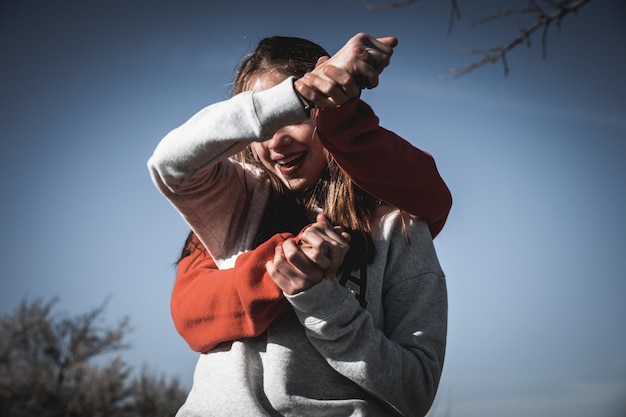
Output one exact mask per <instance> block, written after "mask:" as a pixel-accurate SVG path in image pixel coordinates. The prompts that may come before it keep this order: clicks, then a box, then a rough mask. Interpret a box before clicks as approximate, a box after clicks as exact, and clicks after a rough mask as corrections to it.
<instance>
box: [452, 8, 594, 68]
mask: <svg viewBox="0 0 626 417" xmlns="http://www.w3.org/2000/svg"><path fill="white" fill-rule="evenodd" d="M589 1H590V0H574V1H572V0H562V1H558V2H553V1H550V2H547V3H549V5H550V6H551V7H553V8H556V10H555V11H553V12H552V13H551V14H546V13H544V12H543V11H542V10H541V9H540V8H539V7H538V6H537V5H535V2H530V7H528V8H527V9H521V10H526V12H527V13H531V14H534V13H536V14H537V17H536V21H535V23H534V24H532V25H531V26H529V27H527V28H523V29H521V30H520V34H519V35H518V36H517V37H515V38H514V39H513V40H511V41H510V42H509V43H507V44H506V45H504V46H500V47H496V48H490V49H487V50H473V51H469V52H470V53H472V54H480V55H483V57H482V58H481V59H479V60H477V61H474V62H473V63H471V64H469V65H467V66H464V67H461V68H456V69H452V70H450V71H449V73H448V77H447V78H450V79H456V78H459V77H461V76H463V75H466V74H469V73H470V72H472V71H473V70H475V69H476V68H478V67H481V66H483V65H485V64H488V63H496V62H498V61H500V62H502V65H503V68H504V76H505V77H506V76H507V75H508V74H509V66H508V63H507V61H506V54H507V53H508V52H510V51H511V50H512V49H513V48H515V47H516V46H518V45H520V44H521V43H524V42H526V43H528V42H529V41H530V36H531V35H532V34H533V33H534V32H536V31H537V30H539V29H542V28H543V36H542V49H543V56H544V58H545V57H546V56H547V38H548V28H549V26H550V24H551V23H552V22H556V23H557V24H560V22H561V20H562V19H563V18H564V17H565V16H567V15H568V14H570V13H574V12H576V11H578V9H580V8H581V7H582V6H584V5H585V4H587V3H588V2H589ZM509 12H510V13H508V12H507V11H503V12H498V13H495V14H493V15H491V16H488V17H487V18H484V19H481V22H483V23H484V22H486V21H489V20H493V19H495V18H498V17H504V16H508V15H510V14H512V13H513V11H509ZM518 12H519V11H518Z"/></svg>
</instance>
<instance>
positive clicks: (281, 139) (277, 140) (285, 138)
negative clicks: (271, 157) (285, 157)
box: [267, 128, 292, 149]
mask: <svg viewBox="0 0 626 417" xmlns="http://www.w3.org/2000/svg"><path fill="white" fill-rule="evenodd" d="M287 133H288V132H287V131H286V129H285V128H282V129H279V130H278V131H277V132H276V133H274V136H272V138H271V139H270V140H268V141H267V147H268V148H269V149H280V148H283V147H285V146H289V145H291V141H292V138H291V136H289V135H288V134H287Z"/></svg>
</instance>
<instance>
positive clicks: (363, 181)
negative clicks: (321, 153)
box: [317, 100, 452, 238]
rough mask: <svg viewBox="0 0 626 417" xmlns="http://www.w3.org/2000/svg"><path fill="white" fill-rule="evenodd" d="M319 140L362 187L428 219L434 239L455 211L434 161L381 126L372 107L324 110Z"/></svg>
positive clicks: (356, 105)
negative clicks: (451, 210) (451, 211)
mask: <svg viewBox="0 0 626 417" xmlns="http://www.w3.org/2000/svg"><path fill="white" fill-rule="evenodd" d="M317 137H318V138H319V140H320V141H321V142H322V143H323V144H324V146H325V147H326V149H328V150H329V151H330V153H331V154H332V155H333V157H334V158H335V160H336V161H337V164H338V165H339V166H340V167H341V169H343V170H344V172H346V174H347V175H348V176H349V177H350V179H352V181H354V182H355V183H356V184H357V185H358V186H359V187H361V188H363V189H364V190H365V191H367V192H368V193H370V194H372V195H373V196H375V197H376V198H378V199H380V200H382V201H384V202H386V203H387V204H389V205H391V206H393V207H396V208H398V209H400V210H404V211H406V212H408V213H410V214H413V215H414V216H417V217H420V218H422V219H424V220H425V221H426V223H427V224H428V227H429V229H430V233H431V236H432V237H433V238H434V237H435V236H437V235H438V234H439V232H440V231H441V229H442V228H443V226H444V224H445V222H446V219H447V218H448V213H449V212H450V208H451V207H452V196H451V194H450V191H449V189H448V187H447V186H446V184H445V182H444V181H443V179H442V178H441V176H440V175H439V171H438V170H437V166H436V165H435V160H434V158H433V157H432V156H431V155H430V154H428V153H427V152H424V151H422V150H420V149H418V148H416V147H415V146H413V145H411V144H410V143H409V142H407V141H406V140H404V139H403V138H401V137H400V136H398V135H397V134H395V133H394V132H391V131H389V130H386V129H384V128H382V127H380V126H379V124H378V117H377V116H376V115H375V114H374V112H373V110H372V109H371V107H370V106H368V105H367V104H366V103H365V102H363V101H360V100H352V101H349V102H347V103H345V104H343V105H341V106H338V107H335V108H332V109H319V110H318V113H317Z"/></svg>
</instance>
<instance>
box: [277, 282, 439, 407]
mask: <svg viewBox="0 0 626 417" xmlns="http://www.w3.org/2000/svg"><path fill="white" fill-rule="evenodd" d="M422 279H425V280H431V282H432V285H431V288H432V290H433V291H434V292H435V293H437V294H438V295H437V296H436V297H433V298H431V302H430V303H429V302H419V303H414V304H412V305H407V306H405V307H403V308H406V311H405V312H403V313H402V314H404V315H405V317H406V318H405V319H403V320H400V321H399V322H398V323H397V324H396V325H395V326H390V328H386V329H385V331H384V332H383V331H382V330H381V329H377V328H375V327H374V325H373V322H372V317H371V315H370V314H369V313H368V312H367V311H366V310H363V309H361V308H360V306H359V305H358V301H357V300H356V299H355V297H354V296H353V294H351V293H350V292H349V291H348V290H347V289H345V288H344V287H341V286H340V285H339V284H338V283H336V281H322V282H321V283H320V284H318V285H317V286H315V287H312V288H311V289H310V290H307V292H306V293H300V294H299V295H296V296H290V297H288V300H289V301H290V302H291V303H292V305H294V309H295V310H296V313H297V314H298V316H299V318H300V321H301V323H302V324H303V326H304V327H305V329H306V333H307V337H308V338H309V340H310V341H311V343H312V344H313V346H315V348H316V349H317V350H318V351H319V352H320V354H321V355H322V356H323V357H325V358H326V360H327V362H328V363H329V365H331V366H332V367H333V368H334V369H335V370H336V371H337V372H339V373H340V374H342V375H344V376H345V377H346V378H348V379H350V380H351V381H353V382H354V383H356V384H358V385H359V386H360V387H361V388H362V389H364V390H365V391H367V392H368V393H370V394H371V395H372V396H374V397H376V398H378V399H379V400H380V401H382V402H384V403H386V404H387V405H388V406H389V407H390V408H392V409H394V410H395V411H396V412H398V413H399V414H400V415H405V416H423V415H425V414H426V412H427V411H428V409H429V408H430V406H431V405H432V401H433V400H434V397H435V393H436V391H437V387H438V384H439V379H440V376H441V371H442V367H443V357H444V351H445V322H446V304H445V302H442V300H444V301H445V284H444V282H443V280H442V279H441V278H440V277H438V276H435V275H432V276H428V277H422ZM397 290H398V291H406V290H407V289H406V288H404V289H401V288H398V289H397ZM318 300H323V305H322V303H320V301H318ZM390 314H392V313H390ZM394 314H395V313H394Z"/></svg>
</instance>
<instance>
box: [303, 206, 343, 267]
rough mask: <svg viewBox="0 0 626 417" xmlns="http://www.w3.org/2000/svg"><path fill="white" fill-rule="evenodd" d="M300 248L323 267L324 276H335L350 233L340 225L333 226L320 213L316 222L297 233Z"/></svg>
mask: <svg viewBox="0 0 626 417" xmlns="http://www.w3.org/2000/svg"><path fill="white" fill-rule="evenodd" d="M298 237H299V238H300V244H299V246H300V249H301V250H302V252H304V254H305V255H306V256H307V257H308V258H309V259H310V260H311V261H313V262H315V263H316V264H318V265H319V266H321V267H322V268H324V269H325V271H326V273H325V274H324V277H325V278H330V279H332V278H335V275H336V274H337V270H338V269H339V267H340V266H341V263H342V262H343V260H344V257H345V256H346V253H348V249H349V248H350V245H349V242H350V235H349V234H348V233H347V232H345V231H344V230H343V228H341V227H340V226H333V225H332V224H330V223H329V222H328V220H327V219H326V216H324V214H322V213H320V214H318V215H317V218H316V222H315V223H313V224H311V225H309V226H308V227H307V228H305V229H303V230H302V231H301V232H300V234H299V235H298Z"/></svg>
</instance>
